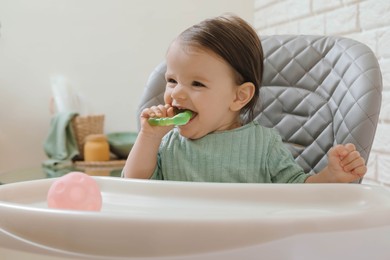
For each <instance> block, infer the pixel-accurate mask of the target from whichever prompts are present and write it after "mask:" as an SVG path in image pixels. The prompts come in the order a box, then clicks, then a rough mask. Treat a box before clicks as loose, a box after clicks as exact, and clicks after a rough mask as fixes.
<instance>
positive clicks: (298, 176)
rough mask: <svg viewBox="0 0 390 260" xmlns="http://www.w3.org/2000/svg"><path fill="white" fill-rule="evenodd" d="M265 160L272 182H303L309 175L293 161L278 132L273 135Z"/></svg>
mask: <svg viewBox="0 0 390 260" xmlns="http://www.w3.org/2000/svg"><path fill="white" fill-rule="evenodd" d="M267 161H268V169H269V171H270V174H271V181H272V182H273V183H304V182H305V181H306V179H307V178H308V177H309V174H306V173H305V172H304V171H303V169H302V167H301V166H299V165H298V163H297V162H295V160H294V158H293V156H292V154H291V152H290V151H289V150H288V149H287V147H286V146H285V145H284V144H283V142H282V138H281V137H280V135H279V134H276V133H275V134H274V135H273V138H272V141H271V143H270V152H269V154H268V160H267Z"/></svg>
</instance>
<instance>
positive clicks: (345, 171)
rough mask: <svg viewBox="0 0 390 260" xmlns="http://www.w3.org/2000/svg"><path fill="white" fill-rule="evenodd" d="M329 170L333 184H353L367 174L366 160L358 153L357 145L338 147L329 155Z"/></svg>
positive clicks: (330, 151)
mask: <svg viewBox="0 0 390 260" xmlns="http://www.w3.org/2000/svg"><path fill="white" fill-rule="evenodd" d="M328 170H329V173H330V174H331V176H329V177H330V178H331V180H332V182H353V181H357V180H359V179H361V178H362V177H363V176H364V174H365V173H366V172H367V167H366V165H365V160H364V159H363V157H361V156H360V153H359V152H358V151H356V148H355V145H353V144H351V143H349V144H346V145H336V146H335V147H332V148H331V149H330V150H329V153H328Z"/></svg>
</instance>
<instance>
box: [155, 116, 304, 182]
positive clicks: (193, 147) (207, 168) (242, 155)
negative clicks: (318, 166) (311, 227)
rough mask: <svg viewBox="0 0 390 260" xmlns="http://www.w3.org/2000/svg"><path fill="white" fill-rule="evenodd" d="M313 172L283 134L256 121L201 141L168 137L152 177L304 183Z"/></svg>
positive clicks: (200, 180) (160, 178)
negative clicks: (305, 167)
mask: <svg viewBox="0 0 390 260" xmlns="http://www.w3.org/2000/svg"><path fill="white" fill-rule="evenodd" d="M308 176H309V175H308V174H306V173H304V171H303V169H302V168H301V167H300V166H299V165H298V164H297V163H296V162H295V161H294V158H293V157H292V155H291V153H290V151H289V150H288V149H287V148H286V147H285V146H284V144H283V142H282V140H281V137H280V136H279V134H278V133H277V132H276V131H275V130H273V129H269V128H265V127H263V126H261V125H259V124H258V122H257V121H253V122H251V123H249V124H246V125H244V126H242V127H240V128H236V129H233V130H228V131H221V132H216V133H211V134H208V135H206V136H204V137H202V138H200V139H197V140H190V139H187V138H185V137H183V136H181V135H180V134H179V132H178V130H177V129H173V130H172V131H170V132H169V133H168V134H167V135H166V136H164V138H163V140H162V142H161V145H160V149H159V153H158V162H157V167H156V169H155V171H154V173H153V175H152V177H151V178H152V179H157V180H172V181H194V182H234V183H303V182H305V180H306V178H307V177H308Z"/></svg>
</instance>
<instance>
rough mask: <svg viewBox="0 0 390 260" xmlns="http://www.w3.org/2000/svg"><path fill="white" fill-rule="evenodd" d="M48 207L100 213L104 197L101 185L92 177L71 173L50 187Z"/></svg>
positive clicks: (80, 173)
mask: <svg viewBox="0 0 390 260" xmlns="http://www.w3.org/2000/svg"><path fill="white" fill-rule="evenodd" d="M47 205H48V207H49V208H56V209H70V210H87V211H100V209H101V208H102V195H101V192H100V188H99V185H98V184H97V183H96V181H95V180H94V179H93V178H92V177H91V176H89V175H87V174H85V173H82V172H70V173H68V174H66V175H64V176H62V177H60V178H59V179H58V180H56V181H54V182H53V184H52V185H51V186H50V189H49V191H48V193H47Z"/></svg>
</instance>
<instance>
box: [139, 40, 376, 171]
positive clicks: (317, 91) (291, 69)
mask: <svg viewBox="0 0 390 260" xmlns="http://www.w3.org/2000/svg"><path fill="white" fill-rule="evenodd" d="M261 40H262V44H263V50H264V56H265V60H264V74H263V84H262V87H261V89H260V99H259V102H258V105H257V107H256V112H255V115H257V116H256V118H255V119H256V120H258V121H259V122H260V123H261V124H262V125H264V126H266V127H272V128H275V129H277V130H278V131H279V133H280V134H281V136H282V139H283V141H284V142H285V144H286V145H287V147H288V148H289V149H290V150H291V152H292V154H293V156H294V158H295V159H296V161H297V162H298V163H299V164H300V165H301V166H302V167H303V168H304V170H305V171H306V172H318V171H320V170H321V169H322V168H323V167H324V166H325V165H326V164H327V156H326V154H327V152H328V150H329V148H330V147H332V146H333V145H335V144H341V143H347V142H351V143H354V144H355V145H356V147H357V149H358V150H359V151H360V153H361V155H362V156H363V157H364V158H365V159H366V160H368V156H369V153H370V150H371V146H372V143H373V139H374V135H375V130H376V126H377V122H378V117H379V111H380V105H381V93H382V78H381V72H380V69H379V65H378V62H377V59H376V57H375V55H374V54H373V53H372V51H371V50H370V49H369V48H368V47H367V46H365V45H364V44H362V43H359V42H357V41H354V40H351V39H346V38H342V37H336V36H309V35H274V36H264V37H262V39H261ZM165 71H166V65H165V63H162V64H160V65H159V66H158V67H157V68H156V69H155V71H154V72H153V73H152V74H151V76H150V78H149V80H148V83H147V85H146V89H145V92H144V95H143V97H142V100H141V104H140V106H139V110H138V115H139V113H140V111H142V109H144V108H145V107H150V106H152V105H156V104H161V103H164V100H163V93H164V89H165V77H164V74H165ZM244 120H246V119H245V117H244Z"/></svg>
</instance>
